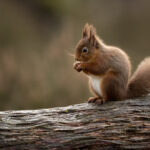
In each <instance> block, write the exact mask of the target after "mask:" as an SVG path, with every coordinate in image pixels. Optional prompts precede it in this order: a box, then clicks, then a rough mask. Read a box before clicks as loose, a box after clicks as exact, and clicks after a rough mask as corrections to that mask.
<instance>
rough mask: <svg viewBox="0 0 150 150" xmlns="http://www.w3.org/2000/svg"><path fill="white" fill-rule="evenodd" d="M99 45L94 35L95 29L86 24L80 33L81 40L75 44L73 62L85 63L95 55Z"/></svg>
mask: <svg viewBox="0 0 150 150" xmlns="http://www.w3.org/2000/svg"><path fill="white" fill-rule="evenodd" d="M99 47H100V43H99V41H98V37H97V35H96V29H95V28H94V27H93V26H92V25H89V24H86V25H85V26H84V28H83V31H82V38H81V40H80V41H79V43H78V44H77V47H76V53H75V60H76V61H83V62H87V61H89V60H90V59H92V57H93V56H94V55H95V54H96V53H97V51H98V50H99Z"/></svg>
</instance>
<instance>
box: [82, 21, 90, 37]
mask: <svg viewBox="0 0 150 150" xmlns="http://www.w3.org/2000/svg"><path fill="white" fill-rule="evenodd" d="M88 35H89V24H88V23H86V24H85V26H84V28H83V31H82V38H86V37H88Z"/></svg>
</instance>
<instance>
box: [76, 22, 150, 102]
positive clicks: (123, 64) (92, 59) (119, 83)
mask: <svg viewBox="0 0 150 150" xmlns="http://www.w3.org/2000/svg"><path fill="white" fill-rule="evenodd" d="M84 48H86V49H87V50H88V51H87V52H86V53H85V52H83V49H84ZM75 60H77V61H80V62H79V63H77V64H75V65H74V68H75V69H76V70H77V71H83V72H84V73H86V74H87V75H88V76H90V75H94V76H99V77H101V76H103V79H102V81H101V84H100V89H101V91H102V93H101V95H99V94H98V93H97V92H96V91H95V90H94V87H92V84H91V83H90V82H91V81H90V82H89V85H90V87H91V89H92V91H93V92H94V93H95V94H96V95H97V96H98V97H99V99H98V98H97V97H96V98H95V99H94V98H93V99H90V102H95V103H97V102H102V100H103V102H104V101H106V100H121V99H125V98H134V97H139V96H143V95H146V94H148V92H150V58H147V59H146V60H144V61H143V62H142V63H141V64H140V65H139V67H138V69H137V71H136V72H135V73H134V74H133V76H132V77H131V78H130V73H131V64H130V61H129V58H128V55H127V54H126V53H125V52H124V51H123V50H121V49H119V48H117V47H114V46H108V45H106V44H104V42H103V41H102V40H101V39H100V38H99V37H98V36H97V34H96V30H95V28H94V27H93V26H92V25H88V24H86V25H85V27H84V29H83V33H82V38H81V40H80V41H79V43H78V44H77V47H76V53H75Z"/></svg>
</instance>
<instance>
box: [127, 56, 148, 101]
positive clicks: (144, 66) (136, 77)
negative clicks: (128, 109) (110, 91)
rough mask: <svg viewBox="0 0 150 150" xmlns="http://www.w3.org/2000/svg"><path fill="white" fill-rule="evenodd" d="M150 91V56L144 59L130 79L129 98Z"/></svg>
mask: <svg viewBox="0 0 150 150" xmlns="http://www.w3.org/2000/svg"><path fill="white" fill-rule="evenodd" d="M149 92H150V57H148V58H146V59H144V60H143V61H142V62H141V63H140V65H139V66H138V68H137V70H136V71H135V73H134V74H133V76H132V77H131V79H130V80H129V84H128V90H127V98H135V97H141V96H144V95H147V94H148V93H149Z"/></svg>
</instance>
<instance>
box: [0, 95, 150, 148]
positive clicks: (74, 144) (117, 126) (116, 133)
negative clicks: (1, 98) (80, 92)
mask: <svg viewBox="0 0 150 150" xmlns="http://www.w3.org/2000/svg"><path fill="white" fill-rule="evenodd" d="M0 149H2V150H3V149H7V150H9V149H10V150H22V149H23V150H24V149H28V150H32V149H33V150H40V149H44V150H45V149H52V150H70V149H72V150H73V149H82V150H88V149H89V150H90V149H92V150H99V149H100V150H113V149H114V150H129V149H135V150H141V149H150V96H147V97H143V98H140V99H134V100H133V99H131V100H125V101H113V102H107V103H105V104H103V105H100V106H96V105H92V104H87V103H83V104H76V105H72V106H68V107H58V108H52V109H41V110H21V111H4V112H0Z"/></svg>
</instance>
